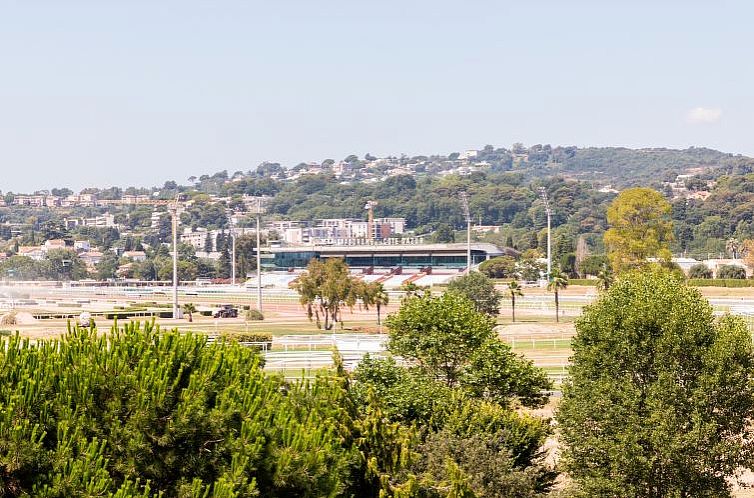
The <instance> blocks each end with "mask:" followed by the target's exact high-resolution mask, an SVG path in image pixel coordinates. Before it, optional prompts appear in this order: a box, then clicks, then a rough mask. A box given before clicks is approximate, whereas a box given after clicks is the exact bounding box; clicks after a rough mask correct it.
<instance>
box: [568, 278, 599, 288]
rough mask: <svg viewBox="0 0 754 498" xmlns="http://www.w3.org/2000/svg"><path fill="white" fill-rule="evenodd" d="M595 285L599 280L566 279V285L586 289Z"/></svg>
mask: <svg viewBox="0 0 754 498" xmlns="http://www.w3.org/2000/svg"><path fill="white" fill-rule="evenodd" d="M597 283H599V280H597V279H596V278H569V279H568V285H569V286H573V285H584V286H587V287H596V286H597Z"/></svg>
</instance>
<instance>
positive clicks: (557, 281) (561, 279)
mask: <svg viewBox="0 0 754 498" xmlns="http://www.w3.org/2000/svg"><path fill="white" fill-rule="evenodd" d="M566 287H568V278H566V277H565V276H564V275H563V274H562V273H560V270H553V271H552V273H551V274H550V281H549V282H548V283H547V290H548V291H553V292H555V321H556V322H559V321H560V300H559V296H558V293H559V292H560V291H561V290H563V289H565V288H566Z"/></svg>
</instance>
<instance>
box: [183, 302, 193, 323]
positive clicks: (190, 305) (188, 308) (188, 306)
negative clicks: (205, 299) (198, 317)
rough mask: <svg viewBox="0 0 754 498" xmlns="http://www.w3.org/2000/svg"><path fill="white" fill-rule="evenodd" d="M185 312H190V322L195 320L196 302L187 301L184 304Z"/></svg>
mask: <svg viewBox="0 0 754 498" xmlns="http://www.w3.org/2000/svg"><path fill="white" fill-rule="evenodd" d="M183 312H184V313H188V317H189V322H193V321H194V315H193V314H194V313H196V306H194V303H186V304H184V305H183Z"/></svg>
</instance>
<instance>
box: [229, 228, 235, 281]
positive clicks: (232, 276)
mask: <svg viewBox="0 0 754 498" xmlns="http://www.w3.org/2000/svg"><path fill="white" fill-rule="evenodd" d="M230 240H231V242H232V250H231V258H232V259H231V262H230V263H231V264H230V284H231V285H236V232H235V230H233V226H231V227H230Z"/></svg>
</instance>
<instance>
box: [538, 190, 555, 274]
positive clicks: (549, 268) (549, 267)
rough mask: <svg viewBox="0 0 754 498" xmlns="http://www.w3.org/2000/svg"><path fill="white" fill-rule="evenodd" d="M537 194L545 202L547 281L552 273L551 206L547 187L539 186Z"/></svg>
mask: <svg viewBox="0 0 754 498" xmlns="http://www.w3.org/2000/svg"><path fill="white" fill-rule="evenodd" d="M539 195H540V196H541V197H542V202H544V204H545V213H547V281H548V282H549V281H550V276H551V275H552V245H551V220H552V207H551V206H550V199H549V198H548V197H547V189H545V188H544V187H539Z"/></svg>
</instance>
